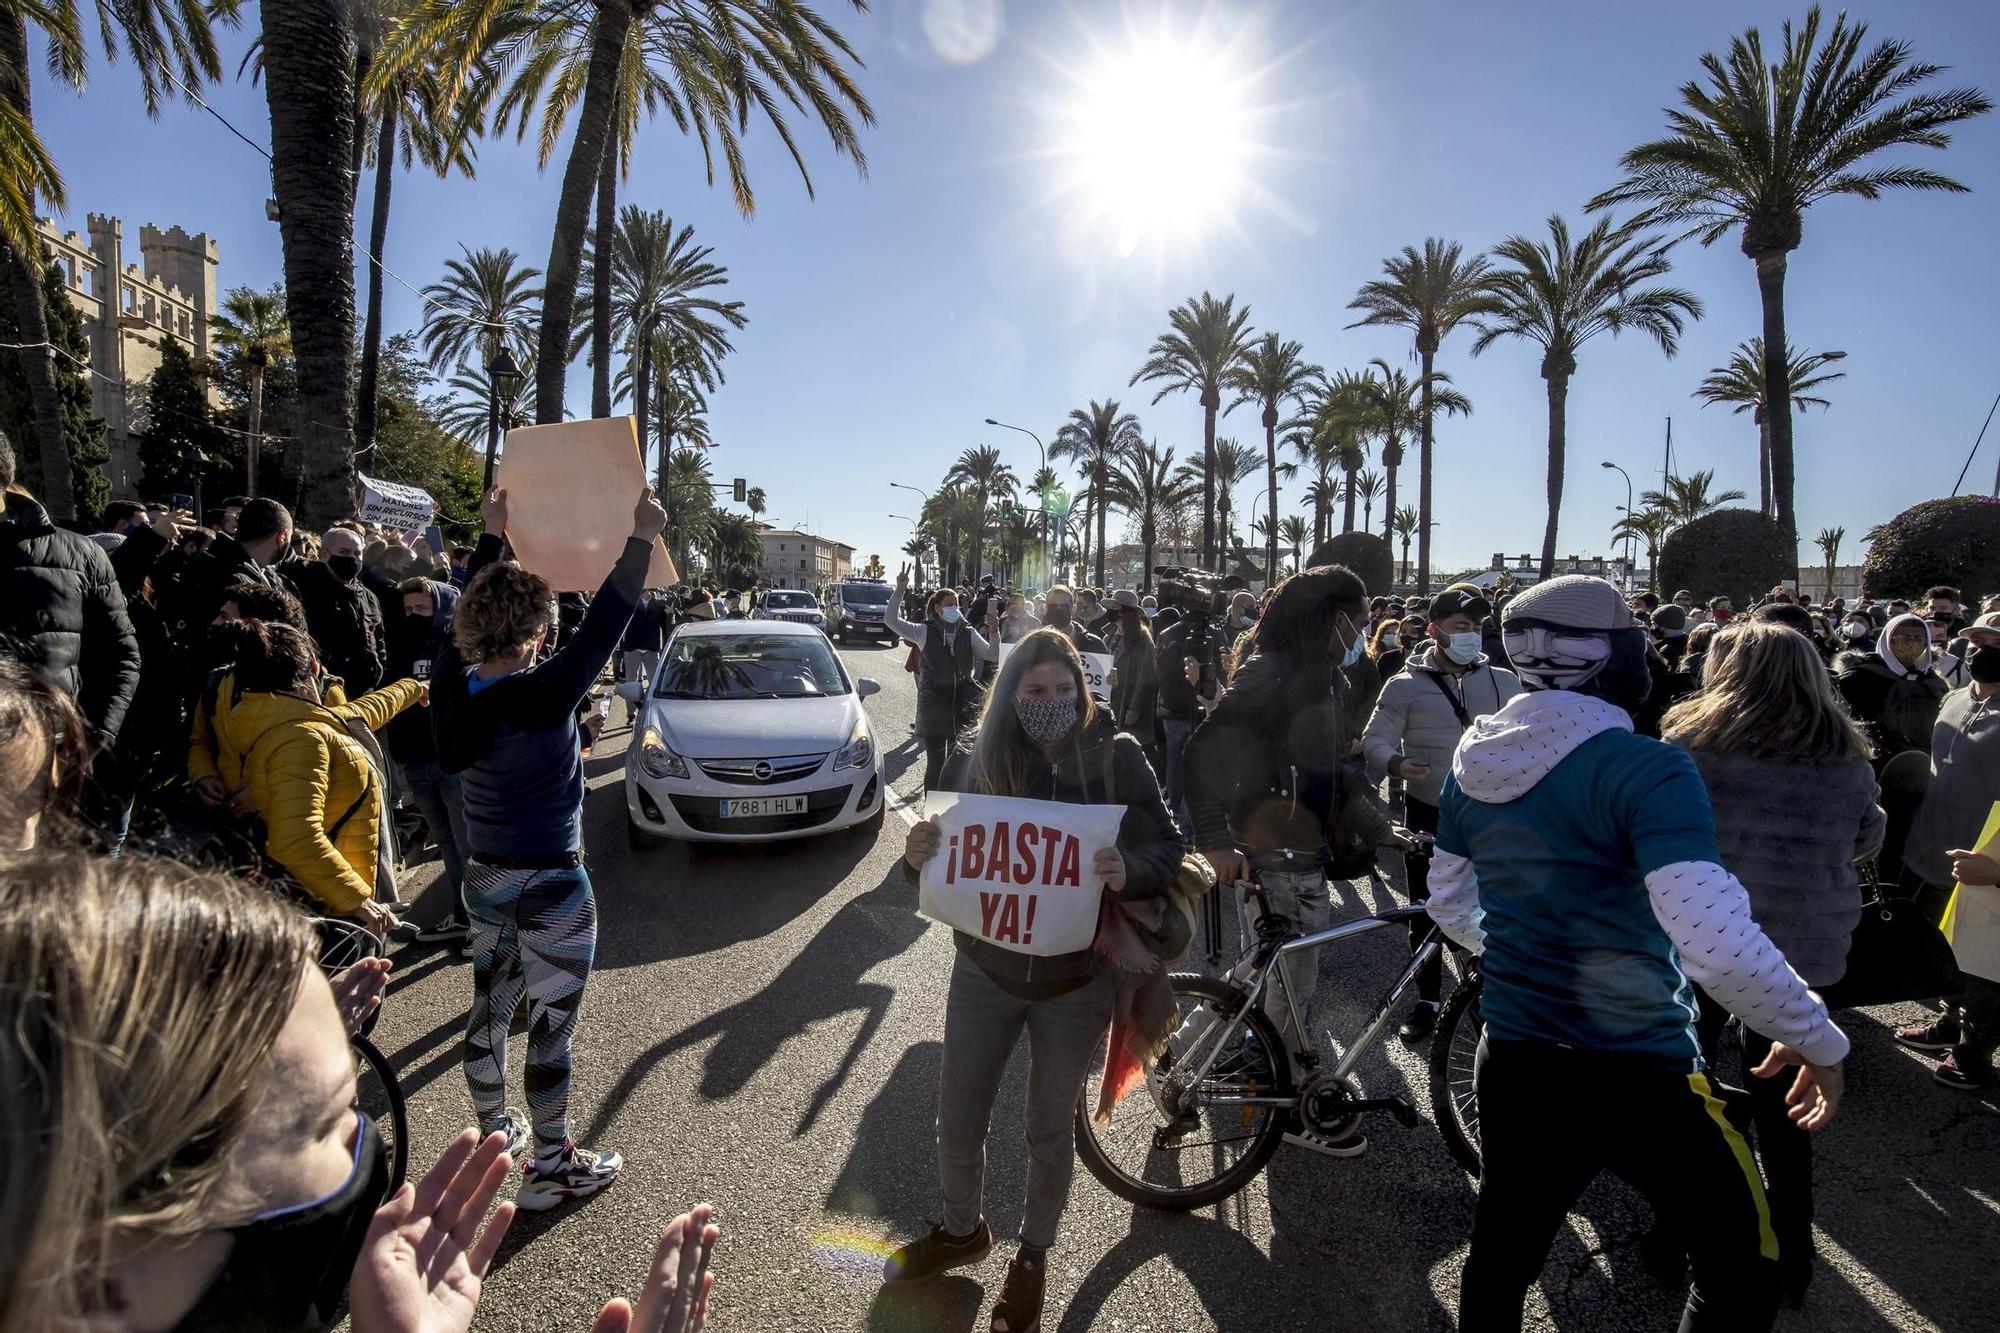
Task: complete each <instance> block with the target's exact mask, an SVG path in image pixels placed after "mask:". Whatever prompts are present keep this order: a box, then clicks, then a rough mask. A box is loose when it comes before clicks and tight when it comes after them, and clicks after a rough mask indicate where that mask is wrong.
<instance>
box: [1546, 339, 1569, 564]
mask: <svg viewBox="0 0 2000 1333" xmlns="http://www.w3.org/2000/svg"><path fill="white" fill-rule="evenodd" d="M1568 402H1569V376H1567V375H1551V376H1550V377H1549V522H1548V526H1547V527H1545V528H1543V529H1542V579H1543V581H1544V582H1546V581H1547V580H1549V579H1551V578H1553V577H1555V572H1556V520H1557V519H1559V518H1560V517H1561V516H1562V502H1563V452H1564V450H1565V449H1566V448H1567V446H1568V439H1567V431H1568V415H1567V407H1568Z"/></svg>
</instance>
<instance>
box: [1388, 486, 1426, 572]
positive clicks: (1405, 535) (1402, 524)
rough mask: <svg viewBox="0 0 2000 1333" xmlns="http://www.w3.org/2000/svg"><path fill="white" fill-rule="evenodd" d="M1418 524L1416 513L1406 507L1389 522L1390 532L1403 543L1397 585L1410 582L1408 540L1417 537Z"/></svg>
mask: <svg viewBox="0 0 2000 1333" xmlns="http://www.w3.org/2000/svg"><path fill="white" fill-rule="evenodd" d="M1418 522H1419V519H1418V517H1417V511H1416V510H1414V509H1412V508H1410V507H1409V506H1408V505H1404V506H1403V507H1402V508H1401V509H1398V510H1397V511H1396V513H1395V515H1394V516H1393V517H1392V518H1390V520H1389V529H1390V531H1392V532H1394V533H1395V534H1396V535H1397V536H1398V537H1400V538H1401V539H1402V542H1403V569H1402V573H1401V574H1400V575H1398V576H1397V582H1399V583H1408V582H1409V581H1410V539H1411V538H1413V537H1415V536H1416V535H1417V524H1418Z"/></svg>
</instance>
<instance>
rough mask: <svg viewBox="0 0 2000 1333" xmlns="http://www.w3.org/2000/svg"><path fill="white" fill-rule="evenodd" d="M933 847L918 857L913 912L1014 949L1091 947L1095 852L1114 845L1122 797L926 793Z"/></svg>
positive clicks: (1050, 951)
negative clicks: (1069, 799) (1081, 799)
mask: <svg viewBox="0 0 2000 1333" xmlns="http://www.w3.org/2000/svg"><path fill="white" fill-rule="evenodd" d="M924 817H925V818H926V819H935V820H936V821H937V824H938V834H939V837H940V842H939V845H938V853H937V855H936V856H933V857H932V858H931V859H930V860H928V861H926V862H925V863H924V873H923V878H922V880H921V881H920V883H919V886H918V892H917V911H918V912H920V913H922V914H923V915H924V916H927V917H929V918H930V919H931V920H933V921H942V922H944V924H946V925H947V926H950V927H951V928H952V929H953V930H962V931H964V932H965V933H966V934H968V935H971V936H974V937H976V938H978V939H983V940H986V941H988V942H989V943H992V944H997V945H999V946H1000V947H1001V948H1003V949H1010V950H1012V951H1013V952H1015V953H1026V954H1034V955H1036V956H1037V957H1042V958H1048V957H1053V956H1055V955H1057V954H1065V953H1076V952H1078V951H1080V950H1083V949H1088V948H1089V947H1090V942H1091V940H1092V939H1094V938H1095V937H1096V935H1097V905H1098V902H1099V900H1100V899H1101V898H1102V896H1103V892H1104V884H1103V881H1101V880H1099V879H1096V878H1094V877H1093V876H1092V875H1091V873H1090V867H1091V863H1092V862H1093V861H1094V860H1095V859H1096V857H1097V853H1098V852H1100V851H1102V850H1103V849H1104V848H1106V847H1115V846H1117V845H1118V825H1119V822H1120V821H1121V820H1123V819H1124V818H1125V807H1124V806H1122V805H1070V804H1067V803H1065V802H1062V801H1028V800H1022V799H1020V798H1018V797H1013V796H976V795H967V794H961V793H954V792H932V793H930V794H929V795H927V796H926V797H925V798H924Z"/></svg>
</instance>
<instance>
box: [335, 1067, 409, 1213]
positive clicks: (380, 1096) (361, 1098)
mask: <svg viewBox="0 0 2000 1333" xmlns="http://www.w3.org/2000/svg"><path fill="white" fill-rule="evenodd" d="M347 1044H348V1045H349V1046H350V1047H352V1048H353V1050H354V1060H355V1064H356V1065H357V1066H358V1068H356V1070H355V1071H354V1077H355V1099H354V1107H355V1109H356V1110H357V1111H361V1112H362V1113H364V1114H365V1115H367V1117H368V1118H369V1119H370V1120H372V1121H374V1122H375V1129H376V1132H377V1133H379V1134H381V1136H382V1146H383V1147H385V1148H387V1149H388V1150H389V1192H390V1193H392V1194H393V1193H395V1192H396V1191H397V1190H399V1189H401V1188H402V1187H403V1178H404V1177H405V1176H406V1175H408V1174H409V1170H410V1112H409V1108H408V1106H406V1105H405V1104H404V1102H403V1085H402V1084H401V1083H400V1082H398V1081H397V1078H396V1071H395V1070H394V1069H393V1068H392V1067H391V1066H390V1064H389V1057H388V1056H386V1055H384V1054H382V1051H381V1049H380V1048H379V1047H377V1046H376V1045H375V1043H374V1042H372V1041H370V1040H368V1038H366V1037H364V1036H361V1035H360V1034H359V1033H357V1034H355V1035H354V1036H352V1037H349V1038H348V1039H347Z"/></svg>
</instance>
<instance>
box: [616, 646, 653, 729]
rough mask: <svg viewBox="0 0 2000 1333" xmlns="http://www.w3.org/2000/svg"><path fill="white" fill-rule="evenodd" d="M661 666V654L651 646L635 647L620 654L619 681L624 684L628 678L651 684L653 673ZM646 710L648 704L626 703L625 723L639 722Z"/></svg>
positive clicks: (631, 724) (628, 724) (643, 683)
mask: <svg viewBox="0 0 2000 1333" xmlns="http://www.w3.org/2000/svg"><path fill="white" fill-rule="evenodd" d="M659 666H660V655H659V654H658V653H657V652H655V651H653V650H652V649H650V648H635V649H632V650H631V651H630V652H623V653H620V654H618V681H619V683H620V684H623V683H624V682H626V681H628V680H636V681H638V682H639V683H640V684H642V685H647V686H650V685H651V684H652V682H653V673H654V672H655V671H657V670H659ZM645 711H646V706H645V705H644V704H642V703H639V704H635V703H628V704H626V705H625V724H626V725H627V726H633V725H635V724H637V722H638V720H639V715H640V714H641V713H644V712H645Z"/></svg>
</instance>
